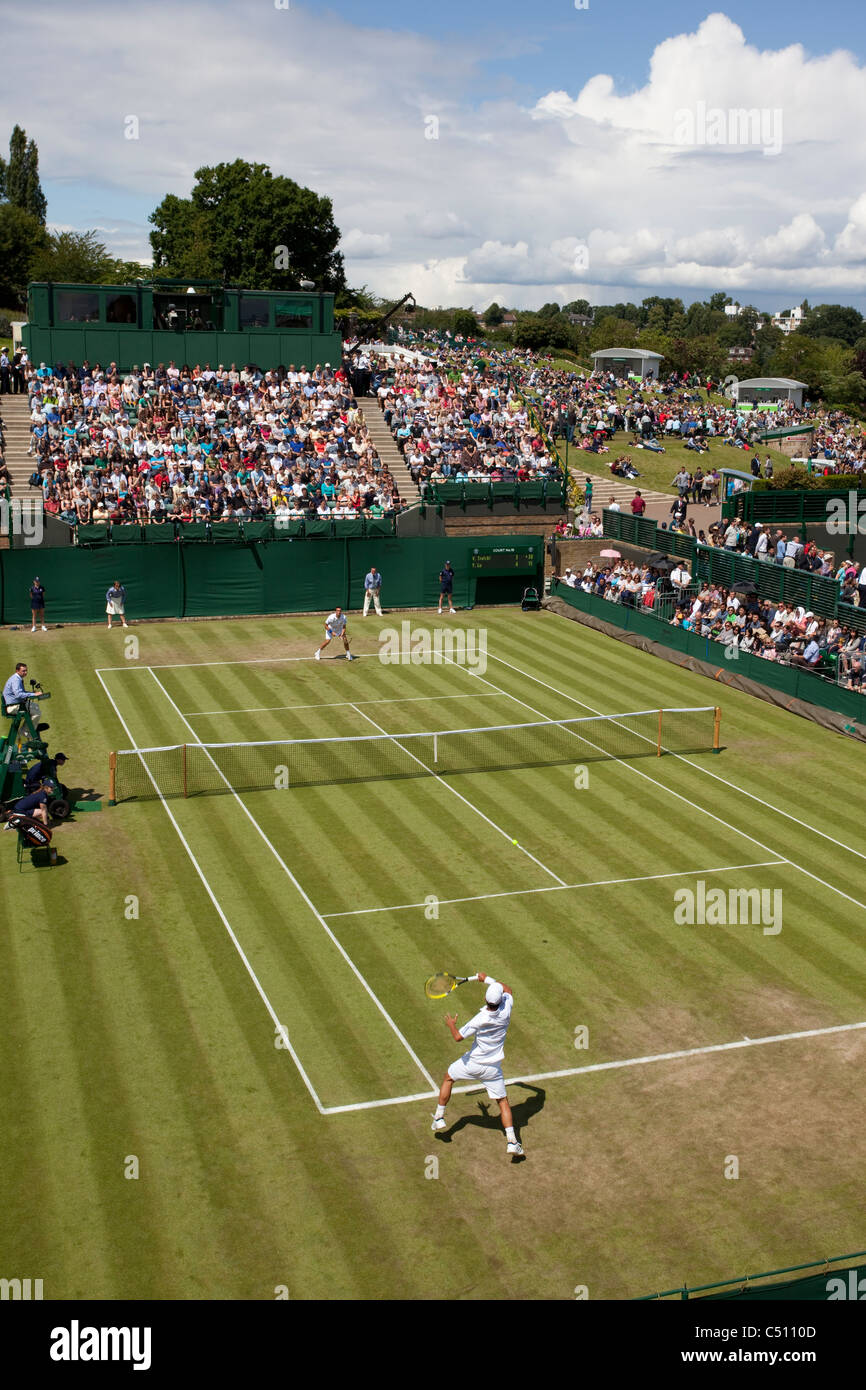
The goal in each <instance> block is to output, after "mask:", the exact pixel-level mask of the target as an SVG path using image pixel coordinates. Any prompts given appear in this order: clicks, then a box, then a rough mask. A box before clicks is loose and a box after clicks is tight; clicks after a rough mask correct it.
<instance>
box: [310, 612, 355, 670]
mask: <svg viewBox="0 0 866 1390" xmlns="http://www.w3.org/2000/svg"><path fill="white" fill-rule="evenodd" d="M334 637H342V639H343V646H344V647H345V648H346V660H347V661H354V660H355V658H354V657H353V656H352V653H351V652H350V651H349V639H348V637H347V636H346V615H345V613H344V612H343V610H342V608H335V609H334V611H333V613H330V614H329V615H328V617H327V618H326V619H325V640H324V642H323V643H322V645H321V646H320V647H317V648H316V652H315V656H316V660H317V661H321V659H322V652H323V651H324V649H325V647H327V646H329V645H330V643H331V641H332V640H333V638H334Z"/></svg>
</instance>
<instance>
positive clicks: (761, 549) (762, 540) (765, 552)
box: [755, 521, 770, 560]
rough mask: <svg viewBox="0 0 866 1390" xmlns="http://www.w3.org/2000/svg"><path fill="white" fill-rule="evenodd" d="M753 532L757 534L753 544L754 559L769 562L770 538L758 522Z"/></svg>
mask: <svg viewBox="0 0 866 1390" xmlns="http://www.w3.org/2000/svg"><path fill="white" fill-rule="evenodd" d="M755 530H756V531H757V532H758V539H757V540H756V542H755V559H756V560H769V558H770V537H769V536H768V535H767V533H766V531H765V530H764V528H763V526H762V525H761V523H760V521H756V522H755Z"/></svg>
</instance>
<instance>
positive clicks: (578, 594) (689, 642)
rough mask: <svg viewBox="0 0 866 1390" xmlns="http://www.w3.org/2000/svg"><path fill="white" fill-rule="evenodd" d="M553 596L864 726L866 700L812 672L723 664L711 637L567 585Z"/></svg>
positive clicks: (743, 660)
mask: <svg viewBox="0 0 866 1390" xmlns="http://www.w3.org/2000/svg"><path fill="white" fill-rule="evenodd" d="M551 593H552V594H555V595H556V597H557V598H560V599H562V600H563V601H564V602H565V603H568V604H570V605H571V607H572V608H577V609H579V610H580V611H581V612H583V613H589V614H590V615H591V616H592V617H593V618H598V619H599V620H600V621H602V622H605V623H610V624H611V625H612V626H614V627H618V628H622V629H623V630H624V631H628V632H636V633H639V634H640V636H642V637H646V638H648V639H649V640H650V641H652V642H660V643H661V644H662V645H663V646H666V647H670V648H671V649H672V650H673V651H678V652H685V653H686V655H687V656H692V657H694V658H695V659H696V660H698V661H707V662H711V663H712V664H713V665H715V666H716V667H717V668H718V670H719V672H722V671H725V670H726V669H735V670H736V672H737V674H738V675H740V676H743V677H745V678H746V679H747V680H752V681H755V682H756V683H757V684H758V685H765V686H768V687H770V688H771V689H773V690H781V691H782V692H783V693H785V694H786V695H790V697H791V699H792V700H803V701H805V702H806V703H807V704H810V705H820V706H822V708H824V709H829V710H835V711H836V713H837V714H844V715H846V716H848V717H849V718H851V719H854V720H856V721H857V722H858V723H861V724H862V723H864V722H866V697H864V696H863V695H860V694H859V693H858V692H857V691H854V690H845V689H843V688H842V686H838V685H834V684H833V683H832V682H831V681H825V680H822V679H821V677H820V676H816V675H814V673H812V672H810V671H803V670H800V669H798V668H797V667H794V666H780V665H777V663H776V662H775V661H765V660H764V658H763V657H759V656H753V655H752V653H751V652H741V651H739V650H738V651H737V657H736V661H728V660H727V659H726V658H725V648H724V647H723V646H722V645H721V644H720V643H719V642H714V641H713V640H712V638H710V637H700V636H699V635H698V634H697V633H696V632H687V631H686V630H685V629H684V628H681V627H671V626H670V624H669V623H665V622H660V621H659V619H658V618H653V617H652V616H651V615H650V614H648V613H645V612H642V611H641V610H640V609H636V608H628V607H625V606H624V605H622V604H620V603H608V601H607V599H602V598H598V597H597V596H596V595H595V594H585V593H584V592H583V590H582V589H572V588H571V587H570V586H569V585H567V584H555V585H552V586H551Z"/></svg>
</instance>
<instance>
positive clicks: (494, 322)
mask: <svg viewBox="0 0 866 1390" xmlns="http://www.w3.org/2000/svg"><path fill="white" fill-rule="evenodd" d="M482 317H483V319H484V322H485V323H486V324H489V326H490V327H491V328H498V327H499V324H500V323H501V322H502V320H503V318H504V317H505V311H504V310H503V309H502V308H501V307H500V305H498V304H497V303H496V301H495V300H494V301H493V303H492V304H491V306H490V308H489V309H488V310H487V313H486V314H483V315H482Z"/></svg>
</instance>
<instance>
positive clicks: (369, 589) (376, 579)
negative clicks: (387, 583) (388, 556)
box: [364, 565, 382, 618]
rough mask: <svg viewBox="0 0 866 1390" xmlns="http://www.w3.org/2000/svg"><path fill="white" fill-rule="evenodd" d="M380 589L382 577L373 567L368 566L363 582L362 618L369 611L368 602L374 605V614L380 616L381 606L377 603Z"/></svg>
mask: <svg viewBox="0 0 866 1390" xmlns="http://www.w3.org/2000/svg"><path fill="white" fill-rule="evenodd" d="M381 589H382V576H381V574H380V573H379V571H378V570H377V569H376V566H375V565H371V566H370V573H369V574H368V575H367V576H366V578H365V580H364V617H365V618H366V616H367V614H368V613H369V611H370V600H371V599H372V601H373V603H374V604H375V605H376V612H377V613H378V615H379V617H380V618H381V616H382V605H381V603H380V602H379V595H380V592H381Z"/></svg>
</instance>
